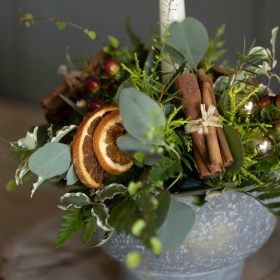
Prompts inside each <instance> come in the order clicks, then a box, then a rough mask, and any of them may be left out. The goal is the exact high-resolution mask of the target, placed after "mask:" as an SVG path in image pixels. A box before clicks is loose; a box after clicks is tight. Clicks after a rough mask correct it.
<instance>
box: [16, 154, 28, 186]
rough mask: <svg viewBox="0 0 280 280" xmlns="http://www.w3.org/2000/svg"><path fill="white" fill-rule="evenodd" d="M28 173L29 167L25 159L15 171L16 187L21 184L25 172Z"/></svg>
mask: <svg viewBox="0 0 280 280" xmlns="http://www.w3.org/2000/svg"><path fill="white" fill-rule="evenodd" d="M28 171H29V167H28V159H25V160H24V161H23V162H22V163H21V164H20V166H19V167H18V169H17V170H16V175H15V182H16V184H17V185H19V184H22V183H23V180H22V179H23V176H24V175H25V174H27V172H28Z"/></svg>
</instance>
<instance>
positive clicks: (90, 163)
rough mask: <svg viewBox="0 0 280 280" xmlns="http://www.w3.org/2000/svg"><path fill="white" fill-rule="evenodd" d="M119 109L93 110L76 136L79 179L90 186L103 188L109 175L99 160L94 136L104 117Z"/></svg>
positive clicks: (74, 157)
mask: <svg viewBox="0 0 280 280" xmlns="http://www.w3.org/2000/svg"><path fill="white" fill-rule="evenodd" d="M117 109H118V107H117V106H105V107H102V108H101V109H97V110H95V111H93V112H92V113H90V114H89V115H88V116H87V117H86V118H85V119H84V120H83V121H82V123H81V124H80V126H79V128H78V130H77V133H76V135H75V137H74V140H73V164H74V166H75V170H76V173H77V175H78V177H79V179H80V180H81V182H82V183H83V184H84V185H86V186H87V187H89V188H102V187H103V183H104V181H105V180H106V178H108V176H109V174H108V172H106V171H105V170H104V169H103V168H102V167H101V165H100V164H99V162H98V159H97V156H96V154H95V152H94V149H93V143H92V137H93V133H94V131H95V130H96V127H97V126H98V124H99V123H100V121H101V120H102V118H104V117H105V116H106V115H107V114H109V113H111V112H112V111H114V110H117Z"/></svg>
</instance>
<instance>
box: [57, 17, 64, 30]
mask: <svg viewBox="0 0 280 280" xmlns="http://www.w3.org/2000/svg"><path fill="white" fill-rule="evenodd" d="M55 24H56V27H57V28H58V30H64V29H65V28H66V23H65V22H64V21H63V20H61V19H59V18H56V19H55Z"/></svg>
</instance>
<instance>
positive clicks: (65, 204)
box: [58, 192, 92, 210]
mask: <svg viewBox="0 0 280 280" xmlns="http://www.w3.org/2000/svg"><path fill="white" fill-rule="evenodd" d="M91 203H92V202H91V201H90V199H89V197H88V196H87V195H85V194H84V193H80V192H77V193H66V194H65V195H63V196H62V197H61V198H60V204H59V205H58V208H60V209H62V210H67V209H68V208H69V207H71V206H74V207H75V208H81V207H82V206H83V205H88V204H91Z"/></svg>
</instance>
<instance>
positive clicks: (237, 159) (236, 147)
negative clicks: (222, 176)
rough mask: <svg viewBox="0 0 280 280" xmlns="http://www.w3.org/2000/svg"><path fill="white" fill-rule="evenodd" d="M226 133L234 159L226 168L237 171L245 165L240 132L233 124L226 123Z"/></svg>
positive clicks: (229, 170) (233, 171)
mask: <svg viewBox="0 0 280 280" xmlns="http://www.w3.org/2000/svg"><path fill="white" fill-rule="evenodd" d="M224 133H225V137H226V140H227V143H228V146H229V149H230V151H231V154H232V157H233V160H234V162H233V163H232V164H231V165H230V166H227V167H226V170H227V171H228V172H231V173H237V172H239V171H240V169H241V168H242V167H243V165H244V161H245V153H244V147H243V144H242V141H241V139H240V136H239V134H238V132H237V131H236V130H235V129H234V128H233V127H232V126H229V125H226V126H225V127H224Z"/></svg>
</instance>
